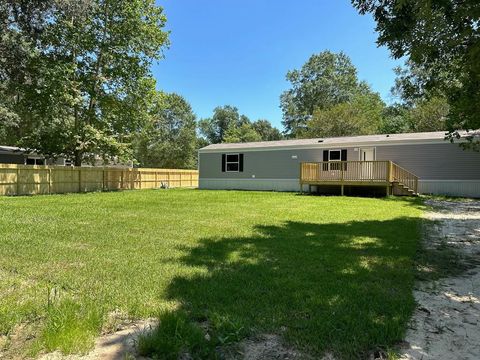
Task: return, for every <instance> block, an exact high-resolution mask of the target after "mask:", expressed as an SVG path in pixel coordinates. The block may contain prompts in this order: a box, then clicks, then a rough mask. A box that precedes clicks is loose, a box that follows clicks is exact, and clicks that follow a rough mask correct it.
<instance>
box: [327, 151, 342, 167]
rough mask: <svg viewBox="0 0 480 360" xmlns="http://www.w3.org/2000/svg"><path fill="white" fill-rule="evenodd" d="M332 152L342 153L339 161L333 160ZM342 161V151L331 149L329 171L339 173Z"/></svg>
mask: <svg viewBox="0 0 480 360" xmlns="http://www.w3.org/2000/svg"><path fill="white" fill-rule="evenodd" d="M332 151H338V152H339V153H340V156H339V160H331V159H330V153H331V152H332ZM340 161H342V149H329V150H328V170H329V171H338V170H340V169H341V166H340V164H339V163H340Z"/></svg>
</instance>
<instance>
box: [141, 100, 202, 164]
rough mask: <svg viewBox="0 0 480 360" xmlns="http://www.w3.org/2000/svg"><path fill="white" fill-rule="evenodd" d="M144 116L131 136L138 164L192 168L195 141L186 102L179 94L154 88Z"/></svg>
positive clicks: (194, 162)
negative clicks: (140, 127)
mask: <svg viewBox="0 0 480 360" xmlns="http://www.w3.org/2000/svg"><path fill="white" fill-rule="evenodd" d="M147 117H148V119H147V120H146V121H145V125H144V126H143V127H142V129H141V130H140V131H139V132H138V133H137V134H136V135H135V137H134V157H135V159H136V160H137V161H138V162H139V164H140V166H142V167H163V168H173V169H174V168H180V169H188V168H193V167H194V166H195V164H196V157H197V154H196V148H197V144H196V123H195V114H194V113H193V111H192V108H191V106H190V104H189V103H188V102H187V101H186V100H185V99H184V98H183V97H181V96H180V95H177V94H173V93H172V94H167V93H164V92H157V93H156V94H155V95H154V97H153V99H152V100H151V108H150V109H149V111H148V115H147Z"/></svg>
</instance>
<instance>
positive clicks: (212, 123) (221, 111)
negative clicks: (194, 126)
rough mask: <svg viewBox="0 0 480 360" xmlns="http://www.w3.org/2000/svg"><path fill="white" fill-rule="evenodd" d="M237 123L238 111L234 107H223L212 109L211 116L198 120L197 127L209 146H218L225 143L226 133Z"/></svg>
mask: <svg viewBox="0 0 480 360" xmlns="http://www.w3.org/2000/svg"><path fill="white" fill-rule="evenodd" d="M242 121H244V119H243V120H242ZM239 122H240V115H239V113H238V109H237V108H236V107H235V106H230V105H225V106H217V107H216V108H215V109H213V116H212V117H211V118H207V119H202V120H200V121H199V124H198V127H199V129H200V133H201V134H202V135H203V136H204V137H205V138H206V139H207V140H208V142H209V143H210V144H218V143H222V142H224V141H225V135H226V133H227V131H228V130H229V129H230V128H232V127H236V126H237V125H238V124H239Z"/></svg>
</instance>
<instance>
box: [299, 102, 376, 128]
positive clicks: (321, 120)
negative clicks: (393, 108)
mask: <svg viewBox="0 0 480 360" xmlns="http://www.w3.org/2000/svg"><path fill="white" fill-rule="evenodd" d="M384 107H385V104H384V103H383V101H382V100H381V98H380V96H379V95H378V94H361V95H360V94H359V95H356V96H355V98H353V99H352V100H351V101H348V102H342V103H339V104H336V105H333V106H331V107H328V108H324V109H321V108H317V109H316V110H315V111H314V113H313V117H312V118H311V120H309V121H308V122H307V131H306V135H307V136H308V137H331V136H352V135H368V134H375V133H377V132H378V131H379V129H380V127H381V125H382V113H383V109H384Z"/></svg>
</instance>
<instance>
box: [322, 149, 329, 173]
mask: <svg viewBox="0 0 480 360" xmlns="http://www.w3.org/2000/svg"><path fill="white" fill-rule="evenodd" d="M323 161H328V150H323ZM322 170H323V171H328V164H323V166H322Z"/></svg>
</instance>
